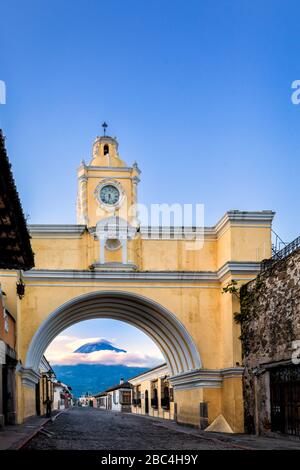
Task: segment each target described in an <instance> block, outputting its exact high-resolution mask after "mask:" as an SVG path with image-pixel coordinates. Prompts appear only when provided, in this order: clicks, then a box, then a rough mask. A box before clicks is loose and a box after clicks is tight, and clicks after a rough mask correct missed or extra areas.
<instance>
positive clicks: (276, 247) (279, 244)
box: [272, 229, 287, 256]
mask: <svg viewBox="0 0 300 470" xmlns="http://www.w3.org/2000/svg"><path fill="white" fill-rule="evenodd" d="M272 234H273V237H272V238H273V240H272V256H273V255H275V254H276V253H277V252H278V251H280V250H282V248H284V247H285V246H286V245H287V243H286V242H284V241H283V240H282V238H281V237H280V236H279V235H278V233H276V232H275V230H273V229H272Z"/></svg>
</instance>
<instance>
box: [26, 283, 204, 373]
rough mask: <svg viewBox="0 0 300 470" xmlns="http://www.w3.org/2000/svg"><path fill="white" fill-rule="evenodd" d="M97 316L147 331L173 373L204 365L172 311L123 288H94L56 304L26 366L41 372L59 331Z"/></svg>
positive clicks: (34, 339) (33, 342)
mask: <svg viewBox="0 0 300 470" xmlns="http://www.w3.org/2000/svg"><path fill="white" fill-rule="evenodd" d="M94 318H111V319H115V320H121V321H124V322H127V323H129V324H131V325H133V326H135V327H137V328H139V329H140V330H142V331H144V332H145V333H146V334H147V335H148V336H149V337H150V338H152V340H153V341H154V342H155V343H156V344H157V346H158V347H159V348H160V350H161V352H162V354H163V356H164V358H165V360H166V362H167V364H168V367H169V370H170V374H171V375H176V374H180V373H182V372H187V371H190V370H193V369H199V368H200V367H201V360H200V356H199V353H198V350H197V348H196V346H195V344H194V341H193V339H192V337H191V336H190V334H189V333H188V331H187V330H186V328H185V327H184V326H183V325H182V323H181V322H180V321H179V320H178V319H177V318H176V317H175V316H174V315H173V314H172V313H171V312H170V311H168V310H167V309H165V308H164V307H163V306H161V305H160V304H158V303H156V302H154V301H153V300H150V299H148V298H146V297H143V296H140V295H137V294H132V293H128V292H120V291H100V292H92V293H89V294H85V295H81V296H79V297H76V298H74V299H72V300H71V301H68V302H66V303H64V304H63V305H61V306H60V307H59V308H57V309H56V310H55V311H54V312H52V313H51V314H50V315H49V316H48V317H47V319H46V320H44V322H43V323H42V324H41V325H40V327H39V328H38V330H37V331H36V333H35V335H34V336H33V338H32V341H31V343H30V346H29V349H28V352H27V356H26V364H25V367H26V368H27V369H32V370H33V371H35V372H36V373H38V371H39V365H40V361H41V359H42V356H43V353H44V352H45V350H46V349H47V347H48V345H49V344H50V343H51V342H52V340H53V339H54V338H55V337H56V336H57V335H58V334H59V333H61V332H62V331H63V330H65V329H66V328H68V327H69V326H71V325H73V324H75V323H78V322H80V321H82V320H89V319H94Z"/></svg>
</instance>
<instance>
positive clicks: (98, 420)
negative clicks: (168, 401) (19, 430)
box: [24, 407, 300, 450]
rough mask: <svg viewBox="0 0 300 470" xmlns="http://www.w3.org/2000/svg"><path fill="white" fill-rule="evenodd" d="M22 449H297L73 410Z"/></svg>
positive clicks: (290, 444) (279, 442) (142, 419)
mask: <svg viewBox="0 0 300 470" xmlns="http://www.w3.org/2000/svg"><path fill="white" fill-rule="evenodd" d="M44 430H45V431H43V432H42V433H39V434H38V435H37V436H36V437H34V438H33V439H32V440H31V441H30V442H29V443H28V444H27V445H26V446H25V447H24V449H36V450H39V449H50V450H51V449H73V450H130V449H133V450H138V449H140V450H191V449H193V450H205V449H208V450H226V449H264V448H265V449H299V448H300V445H299V442H297V441H293V440H288V439H270V438H256V437H255V436H246V435H245V436H237V435H235V436H232V435H228V436H225V435H218V434H212V433H203V432H201V431H199V430H195V429H191V428H186V427H184V426H178V425H177V424H176V423H173V422H167V421H163V420H155V419H152V418H148V417H142V416H136V415H133V414H124V413H123V414H122V413H115V412H110V411H100V410H97V409H94V408H79V407H74V408H72V409H70V410H68V411H66V412H64V413H62V414H61V415H60V416H59V417H58V418H57V419H56V420H55V421H54V422H53V423H48V424H47V425H46V426H45V428H44Z"/></svg>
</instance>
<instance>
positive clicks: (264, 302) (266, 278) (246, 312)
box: [238, 237, 300, 436]
mask: <svg viewBox="0 0 300 470" xmlns="http://www.w3.org/2000/svg"><path fill="white" fill-rule="evenodd" d="M299 273H300V237H299V238H298V239H296V240H295V241H294V242H292V243H291V244H290V245H288V246H286V247H285V248H283V249H282V250H281V251H279V252H278V253H277V254H276V255H275V256H274V257H273V258H272V259H270V260H268V261H266V262H265V263H263V271H262V273H261V274H260V275H259V276H258V277H257V279H256V280H254V281H251V282H250V283H248V284H246V285H245V286H243V287H242V289H241V314H240V315H239V316H238V320H239V322H240V323H241V326H242V336H241V338H242V344H243V360H244V365H245V376H244V396H245V425H246V430H247V431H248V432H252V433H254V432H256V433H257V434H266V433H272V432H280V433H285V434H290V435H296V436H300V284H299V278H300V277H299Z"/></svg>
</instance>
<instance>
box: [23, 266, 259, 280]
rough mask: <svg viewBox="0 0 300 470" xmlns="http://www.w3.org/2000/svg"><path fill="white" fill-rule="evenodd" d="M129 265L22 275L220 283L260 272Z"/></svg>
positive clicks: (30, 277) (29, 277)
mask: <svg viewBox="0 0 300 470" xmlns="http://www.w3.org/2000/svg"><path fill="white" fill-rule="evenodd" d="M129 268H130V266H126V265H124V267H120V268H119V269H118V267H116V266H113V267H112V269H109V266H107V267H106V269H105V266H103V267H102V268H101V270H99V271H98V270H96V269H95V271H91V270H71V269H64V270H55V269H31V270H30V271H25V272H24V274H23V278H24V280H27V281H37V280H38V281H43V280H45V281H51V280H58V281H109V280H110V281H127V280H130V281H140V282H141V281H142V282H146V281H148V282H169V281H175V282H199V281H205V282H219V281H221V280H222V279H223V278H224V277H225V276H227V275H231V276H235V275H253V276H254V275H256V274H257V273H258V272H259V271H260V263H254V262H248V263H239V262H229V263H226V264H225V265H224V266H222V268H221V269H219V270H218V271H130V270H129Z"/></svg>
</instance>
